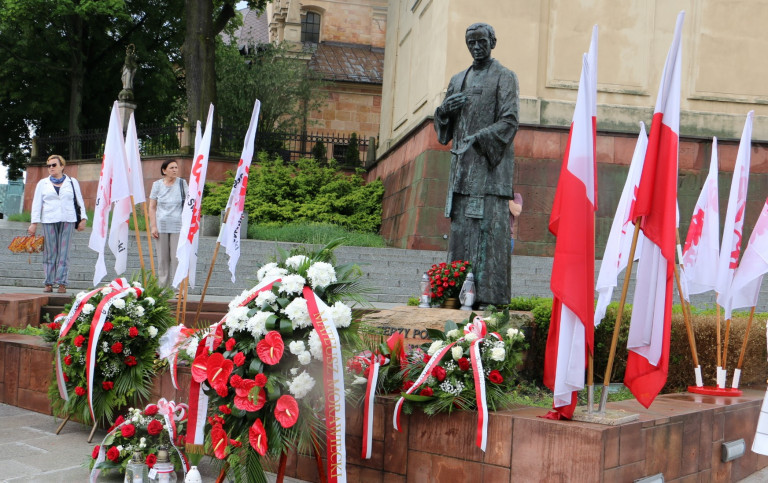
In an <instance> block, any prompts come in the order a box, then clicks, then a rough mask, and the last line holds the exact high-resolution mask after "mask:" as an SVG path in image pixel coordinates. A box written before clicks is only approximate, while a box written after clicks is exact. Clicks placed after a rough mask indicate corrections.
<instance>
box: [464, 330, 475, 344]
mask: <svg viewBox="0 0 768 483" xmlns="http://www.w3.org/2000/svg"><path fill="white" fill-rule="evenodd" d="M475 339H477V334H475V333H474V332H470V333H468V334H464V340H466V341H467V342H472V341H474V340H475Z"/></svg>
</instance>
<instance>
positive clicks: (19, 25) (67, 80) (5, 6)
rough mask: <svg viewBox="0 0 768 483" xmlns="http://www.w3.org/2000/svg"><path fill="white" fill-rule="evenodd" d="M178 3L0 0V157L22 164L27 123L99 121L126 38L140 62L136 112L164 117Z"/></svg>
mask: <svg viewBox="0 0 768 483" xmlns="http://www.w3.org/2000/svg"><path fill="white" fill-rule="evenodd" d="M182 8H183V3H182V0H163V1H157V0H133V1H131V2H124V1H122V0H69V1H56V0H0V109H1V110H2V111H3V119H2V121H0V125H2V132H1V133H0V161H2V162H3V163H4V164H6V165H8V166H9V167H10V168H11V173H14V174H18V173H19V172H20V170H21V169H23V166H24V162H25V160H26V159H27V158H28V152H29V151H28V150H29V145H30V136H31V134H30V130H34V131H35V132H37V133H48V132H52V131H56V130H66V131H67V132H68V133H69V134H70V135H74V134H77V133H80V132H81V131H82V130H83V129H89V128H103V127H104V126H105V124H106V121H107V119H108V116H109V109H110V107H111V105H112V101H113V100H114V99H116V97H117V94H118V92H119V91H120V87H121V84H120V70H121V66H122V63H123V60H124V55H125V48H126V46H127V45H128V44H134V45H135V47H136V52H137V55H138V57H139V63H140V65H139V72H137V75H136V83H135V84H134V91H135V100H136V102H137V103H138V104H139V106H140V107H139V111H137V116H138V117H139V118H140V119H141V120H142V122H144V123H147V122H160V121H164V120H166V118H167V117H168V116H169V115H171V113H172V111H173V106H174V104H175V99H177V98H179V97H182V95H183V94H182V93H183V90H181V87H182V86H181V84H180V82H179V80H178V76H177V74H176V69H175V66H178V64H179V62H180V51H179V46H180V44H181V33H182V30H181V27H182V26H181V21H180V18H181V14H182ZM145 86H147V87H146V88H145ZM148 86H151V89H150V88H148Z"/></svg>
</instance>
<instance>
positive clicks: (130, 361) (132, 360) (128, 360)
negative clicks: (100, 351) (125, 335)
mask: <svg viewBox="0 0 768 483" xmlns="http://www.w3.org/2000/svg"><path fill="white" fill-rule="evenodd" d="M118 344H119V342H118ZM137 364H138V362H136V358H135V357H133V356H128V357H126V358H125V365H127V366H128V367H133V366H135V365H137Z"/></svg>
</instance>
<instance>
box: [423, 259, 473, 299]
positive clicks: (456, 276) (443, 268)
mask: <svg viewBox="0 0 768 483" xmlns="http://www.w3.org/2000/svg"><path fill="white" fill-rule="evenodd" d="M471 268H472V265H471V264H470V263H469V262H467V261H464V260H454V261H453V262H451V263H445V262H443V263H441V264H439V265H432V268H430V269H429V270H428V271H427V276H428V277H429V286H430V289H431V293H430V296H431V297H432V305H440V304H442V303H443V302H445V300H446V299H449V298H458V297H459V292H461V286H462V285H464V280H466V278H467V274H468V273H469V272H470V269H471Z"/></svg>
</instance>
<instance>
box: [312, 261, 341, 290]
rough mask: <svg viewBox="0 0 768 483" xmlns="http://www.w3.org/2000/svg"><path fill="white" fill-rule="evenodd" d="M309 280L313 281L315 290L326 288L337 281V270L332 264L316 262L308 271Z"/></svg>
mask: <svg viewBox="0 0 768 483" xmlns="http://www.w3.org/2000/svg"><path fill="white" fill-rule="evenodd" d="M307 278H309V279H310V280H311V281H312V288H313V289H316V288H325V287H327V286H328V285H330V284H332V283H333V282H335V281H336V270H334V269H333V265H331V264H330V263H325V262H316V263H313V264H312V265H311V266H310V267H309V268H308V269H307Z"/></svg>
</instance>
